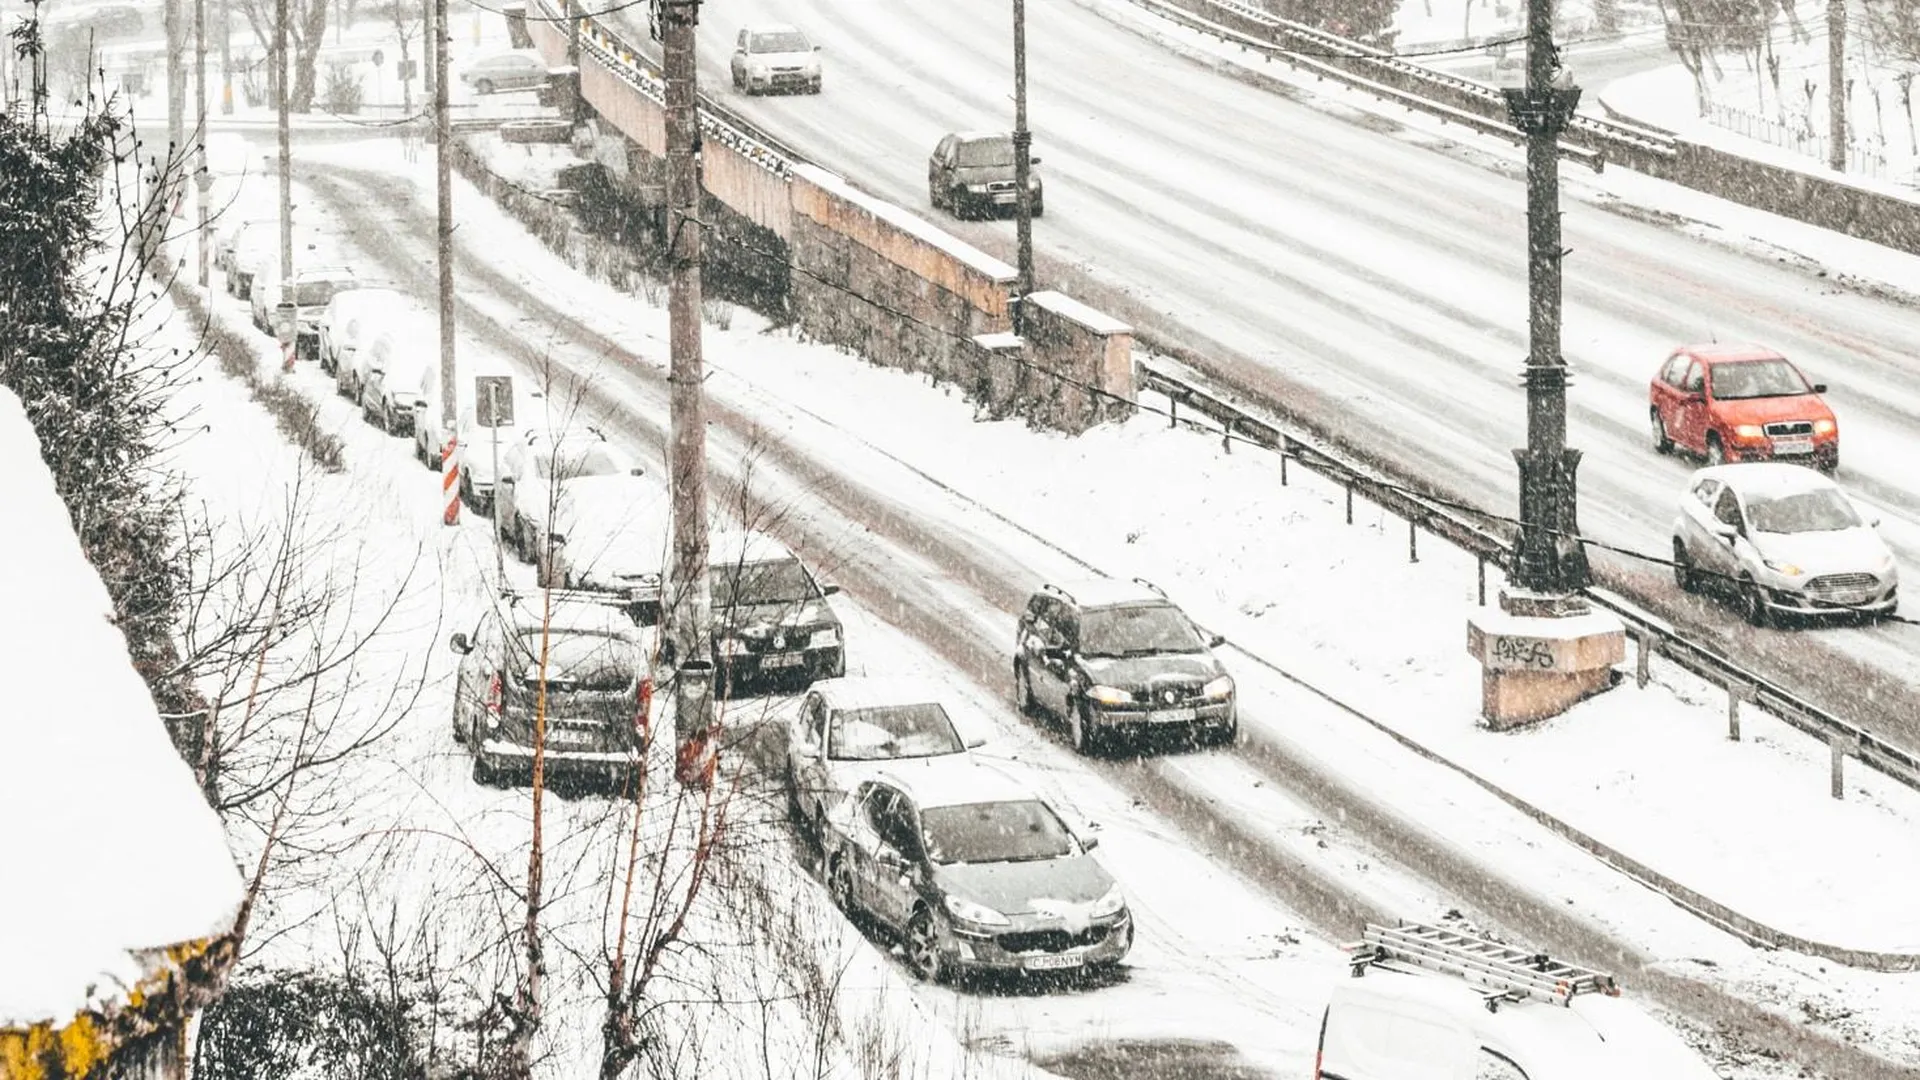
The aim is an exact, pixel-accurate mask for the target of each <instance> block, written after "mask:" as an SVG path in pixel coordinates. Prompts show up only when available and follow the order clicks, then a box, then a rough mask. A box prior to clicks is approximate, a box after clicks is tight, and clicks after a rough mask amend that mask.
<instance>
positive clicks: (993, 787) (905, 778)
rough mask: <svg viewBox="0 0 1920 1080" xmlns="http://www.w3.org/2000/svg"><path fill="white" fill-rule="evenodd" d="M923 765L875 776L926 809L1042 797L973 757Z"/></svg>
mask: <svg viewBox="0 0 1920 1080" xmlns="http://www.w3.org/2000/svg"><path fill="white" fill-rule="evenodd" d="M922 765H923V767H916V768H912V769H901V768H894V767H889V768H886V769H882V770H880V771H879V772H877V773H876V774H875V775H876V777H877V778H878V779H881V780H884V781H886V782H887V783H888V784H891V785H893V786H894V787H897V788H899V789H900V790H901V791H904V792H906V793H907V795H908V796H909V797H911V798H912V799H913V803H914V805H915V806H918V807H919V808H920V809H922V810H925V809H926V808H928V807H930V806H972V805H974V804H975V803H994V802H1026V801H1028V800H1032V799H1039V798H1040V796H1038V795H1036V794H1034V791H1033V789H1032V788H1030V787H1028V786H1027V785H1025V784H1022V783H1021V782H1020V781H1018V780H1015V779H1014V778H1013V777H1012V776H1010V775H1008V774H1007V773H1004V772H1002V771H1000V770H999V769H997V768H995V767H993V766H991V765H986V764H982V763H981V762H979V761H976V760H974V759H973V758H972V757H971V756H967V755H961V754H954V755H952V756H950V757H949V756H942V757H936V758H926V759H924V760H923V762H922ZM1042 801H1044V800H1042Z"/></svg>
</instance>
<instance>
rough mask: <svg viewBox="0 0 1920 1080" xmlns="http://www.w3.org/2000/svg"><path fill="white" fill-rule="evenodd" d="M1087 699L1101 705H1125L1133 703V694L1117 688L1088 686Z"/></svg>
mask: <svg viewBox="0 0 1920 1080" xmlns="http://www.w3.org/2000/svg"><path fill="white" fill-rule="evenodd" d="M1087 697H1088V698H1089V699H1090V700H1093V701H1097V702H1099V703H1100V704H1102V705H1126V704H1128V703H1130V702H1132V701H1133V692H1132V691H1130V690H1122V689H1120V688H1119V687H1117V686H1089V687H1087Z"/></svg>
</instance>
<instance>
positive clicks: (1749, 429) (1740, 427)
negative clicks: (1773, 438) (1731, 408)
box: [1733, 424, 1766, 439]
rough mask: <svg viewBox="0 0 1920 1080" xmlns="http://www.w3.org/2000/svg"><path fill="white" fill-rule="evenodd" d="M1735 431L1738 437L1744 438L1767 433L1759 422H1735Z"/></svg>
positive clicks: (1755, 437)
mask: <svg viewBox="0 0 1920 1080" xmlns="http://www.w3.org/2000/svg"><path fill="white" fill-rule="evenodd" d="M1733 433H1734V435H1735V436H1736V437H1738V438H1742V439H1758V438H1760V437H1761V436H1762V435H1765V434H1766V432H1765V431H1763V430H1762V429H1761V427H1760V425H1759V424H1735V425H1734V427H1733Z"/></svg>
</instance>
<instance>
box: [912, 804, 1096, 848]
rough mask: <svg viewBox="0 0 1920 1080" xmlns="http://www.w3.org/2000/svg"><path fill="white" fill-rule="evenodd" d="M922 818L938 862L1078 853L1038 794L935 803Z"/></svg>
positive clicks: (1062, 827)
mask: <svg viewBox="0 0 1920 1080" xmlns="http://www.w3.org/2000/svg"><path fill="white" fill-rule="evenodd" d="M920 820H921V830H922V831H923V832H924V833H925V834H926V842H927V857H928V858H930V859H932V860H933V861H934V862H939V863H995V862H1035V861H1038V860H1041V859H1059V858H1064V857H1066V856H1067V855H1070V854H1072V852H1073V840H1072V838H1071V836H1069V834H1068V833H1067V827H1066V826H1065V825H1063V824H1061V822H1060V819H1059V817H1057V816H1056V815H1055V814H1054V812H1053V811H1052V810H1050V809H1048V807H1047V804H1046V803H1043V802H1041V801H1040V800H1038V799H1023V800H1020V801H1018V802H986V803H969V804H967V805H964V806H935V807H931V808H929V809H928V810H926V811H924V812H923V813H922V814H921V815H920Z"/></svg>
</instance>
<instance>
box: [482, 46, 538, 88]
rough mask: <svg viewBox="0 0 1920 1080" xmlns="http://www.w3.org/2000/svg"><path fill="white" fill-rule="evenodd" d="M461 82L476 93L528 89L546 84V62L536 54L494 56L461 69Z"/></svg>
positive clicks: (498, 54) (502, 54) (485, 57)
mask: <svg viewBox="0 0 1920 1080" xmlns="http://www.w3.org/2000/svg"><path fill="white" fill-rule="evenodd" d="M460 81H461V82H463V83H466V84H467V86H469V87H470V88H472V90H473V92H474V93H476V94H491V93H494V92H496V91H500V90H528V89H531V88H533V87H536V86H544V85H546V82H547V62H546V61H545V60H544V59H542V58H541V57H540V56H539V55H538V54H536V53H530V52H504V53H495V54H494V55H492V56H483V57H481V58H480V59H478V60H475V61H474V62H473V63H471V64H468V65H467V66H466V67H463V68H461V69H460Z"/></svg>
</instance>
